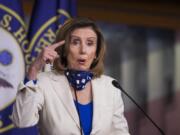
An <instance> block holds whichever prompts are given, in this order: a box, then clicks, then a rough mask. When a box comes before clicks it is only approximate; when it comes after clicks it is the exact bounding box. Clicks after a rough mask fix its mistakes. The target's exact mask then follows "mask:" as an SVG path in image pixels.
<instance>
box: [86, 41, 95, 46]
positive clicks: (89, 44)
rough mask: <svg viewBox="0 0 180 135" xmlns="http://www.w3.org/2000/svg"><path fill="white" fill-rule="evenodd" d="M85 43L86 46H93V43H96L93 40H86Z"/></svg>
mask: <svg viewBox="0 0 180 135" xmlns="http://www.w3.org/2000/svg"><path fill="white" fill-rule="evenodd" d="M87 45H88V46H95V45H96V42H94V41H88V42H87Z"/></svg>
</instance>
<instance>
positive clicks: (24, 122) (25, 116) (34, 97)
mask: <svg viewBox="0 0 180 135" xmlns="http://www.w3.org/2000/svg"><path fill="white" fill-rule="evenodd" d="M43 103H44V97H43V92H42V90H41V89H40V87H39V86H38V81H37V84H35V83H34V82H33V81H32V80H31V81H28V82H27V83H26V84H24V83H23V82H21V83H20V85H19V88H18V92H17V96H16V101H15V103H14V105H13V112H12V121H13V123H14V125H15V126H16V127H30V126H33V125H36V124H37V123H38V121H39V111H40V110H41V109H42V107H43Z"/></svg>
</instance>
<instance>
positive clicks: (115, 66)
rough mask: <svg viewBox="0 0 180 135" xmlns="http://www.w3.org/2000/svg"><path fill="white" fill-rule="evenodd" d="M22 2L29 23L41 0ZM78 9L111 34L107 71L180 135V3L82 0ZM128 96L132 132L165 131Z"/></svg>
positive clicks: (127, 113) (161, 123)
mask: <svg viewBox="0 0 180 135" xmlns="http://www.w3.org/2000/svg"><path fill="white" fill-rule="evenodd" d="M21 1H22V4H23V10H24V11H25V21H26V22H27V24H29V22H30V17H31V14H32V9H33V4H34V2H35V0H21ZM76 8H77V9H76V10H77V14H76V15H77V16H83V17H90V18H92V19H93V20H95V21H96V22H97V24H98V25H99V27H100V28H101V30H102V32H103V34H104V36H105V40H106V42H107V52H106V59H105V73H106V74H108V75H110V76H112V77H114V78H116V79H117V80H118V81H119V82H120V84H121V86H122V87H123V88H124V90H125V91H127V92H128V93H129V95H131V97H133V98H134V99H135V100H136V101H137V103H138V104H139V105H140V106H141V107H142V108H143V110H144V111H145V112H147V114H148V115H149V116H150V117H151V118H152V119H153V120H154V121H155V123H156V124H157V125H158V126H159V127H160V128H161V129H162V130H163V131H164V132H165V134H166V135H180V128H179V125H180V115H179V114H180V60H179V59H180V3H179V2H178V1H175V0H169V1H168V0H151V1H150V0H137V1H134V0H77V7H76ZM47 10H48V7H47ZM123 98H124V102H125V116H126V118H127V121H128V124H129V129H130V133H131V134H132V135H160V134H161V133H160V132H159V131H158V130H157V128H155V127H154V126H153V124H152V123H151V122H150V121H149V120H148V119H147V118H146V117H145V116H144V115H143V114H142V112H141V111H139V109H138V108H137V107H136V106H135V104H134V103H132V101H130V100H129V98H128V97H127V96H126V95H124V94H123Z"/></svg>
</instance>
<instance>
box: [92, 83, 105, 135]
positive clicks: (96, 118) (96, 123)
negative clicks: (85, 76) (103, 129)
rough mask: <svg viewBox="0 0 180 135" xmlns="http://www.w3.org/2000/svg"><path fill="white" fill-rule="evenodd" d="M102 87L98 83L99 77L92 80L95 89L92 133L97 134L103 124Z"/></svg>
mask: <svg viewBox="0 0 180 135" xmlns="http://www.w3.org/2000/svg"><path fill="white" fill-rule="evenodd" d="M101 89H104V88H103V87H102V86H100V85H99V84H98V81H97V79H95V80H92V91H93V122H92V131H91V135H93V134H96V133H97V132H98V131H99V129H100V124H101V105H102V103H101V102H102V100H101V94H102V93H101Z"/></svg>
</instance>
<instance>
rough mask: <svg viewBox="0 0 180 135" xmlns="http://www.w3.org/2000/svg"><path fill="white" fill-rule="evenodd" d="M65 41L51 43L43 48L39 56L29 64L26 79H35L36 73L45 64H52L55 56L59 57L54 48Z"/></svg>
mask: <svg viewBox="0 0 180 135" xmlns="http://www.w3.org/2000/svg"><path fill="white" fill-rule="evenodd" d="M64 43H65V41H64V40H63V41H60V42H58V43H55V44H53V45H50V46H48V47H45V48H43V50H42V51H41V53H40V54H39V56H38V57H37V58H36V59H35V61H34V62H33V63H32V64H31V66H30V68H29V71H28V79H30V80H31V79H32V80H34V79H36V77H37V73H38V72H39V71H40V70H41V69H42V68H43V67H44V66H45V64H48V63H50V64H52V63H53V62H54V60H55V59H56V58H58V57H59V55H58V54H57V52H56V51H55V49H56V48H57V47H59V46H61V45H63V44H64Z"/></svg>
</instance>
